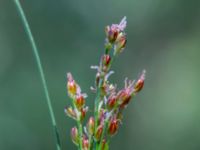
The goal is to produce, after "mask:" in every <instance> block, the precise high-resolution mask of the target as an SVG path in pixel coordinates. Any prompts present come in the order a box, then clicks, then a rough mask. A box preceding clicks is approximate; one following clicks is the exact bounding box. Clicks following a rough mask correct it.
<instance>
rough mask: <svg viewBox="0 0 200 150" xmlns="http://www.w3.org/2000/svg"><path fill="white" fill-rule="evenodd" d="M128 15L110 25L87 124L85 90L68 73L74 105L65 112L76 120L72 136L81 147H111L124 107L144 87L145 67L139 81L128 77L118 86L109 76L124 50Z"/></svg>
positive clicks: (101, 149) (89, 149) (99, 149)
mask: <svg viewBox="0 0 200 150" xmlns="http://www.w3.org/2000/svg"><path fill="white" fill-rule="evenodd" d="M126 23H127V22H126V17H124V18H123V19H122V20H121V22H120V23H119V24H112V25H111V26H107V27H106V29H105V32H106V41H105V52H104V54H103V55H102V57H101V59H100V63H99V65H98V66H91V68H92V69H96V70H97V73H96V80H95V87H91V90H92V91H93V92H95V93H96V99H95V100H94V116H91V117H89V119H88V121H87V124H86V126H83V125H82V123H83V119H84V118H85V116H86V113H87V111H88V107H87V106H85V99H86V97H87V95H86V94H84V93H82V92H81V88H80V86H79V85H78V84H77V83H76V81H75V80H74V78H73V76H72V75H71V73H68V74H67V79H68V82H67V91H68V95H69V97H70V98H71V100H72V106H70V107H66V108H65V113H66V114H67V115H68V116H69V117H71V118H73V119H75V120H76V121H77V127H73V128H72V129H71V138H72V141H73V143H74V144H76V145H77V146H78V148H79V149H80V150H108V149H109V142H108V140H109V139H110V138H111V137H112V136H113V135H115V134H116V133H117V131H118V129H119V126H120V124H121V122H122V117H123V110H124V109H125V108H126V107H127V105H128V104H129V102H130V100H131V99H132V98H133V97H134V96H135V95H136V94H137V93H138V92H139V91H141V89H142V88H143V85H144V80H145V71H143V72H142V73H141V75H140V77H139V79H138V80H137V81H132V80H128V79H127V78H126V79H125V86H124V88H123V89H120V90H118V89H117V87H116V85H115V84H112V83H110V82H109V80H108V78H109V76H110V75H111V74H113V73H114V72H113V71H112V70H110V69H111V65H112V63H113V60H114V59H115V58H116V57H117V55H119V54H120V53H121V52H123V50H124V48H125V46H126V41H127V39H126V34H125V32H124V29H125V28H126Z"/></svg>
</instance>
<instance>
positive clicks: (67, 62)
mask: <svg viewBox="0 0 200 150" xmlns="http://www.w3.org/2000/svg"><path fill="white" fill-rule="evenodd" d="M21 3H22V6H23V9H24V11H25V13H26V16H27V19H28V21H29V24H30V26H31V30H32V32H33V35H34V37H35V40H36V44H37V46H38V48H39V53H40V56H41V60H42V63H43V67H44V71H45V75H46V79H47V84H48V87H49V91H50V96H51V99H52V103H53V108H54V111H55V115H56V120H57V123H58V128H59V131H60V134H61V139H62V140H61V142H62V146H63V150H64V149H65V150H75V149H76V147H75V146H74V145H73V144H72V142H71V140H70V136H69V134H70V133H69V131H70V129H71V127H72V126H73V125H75V122H74V121H72V120H71V119H69V118H67V117H66V116H65V115H64V111H63V108H64V107H65V106H66V105H69V99H68V97H67V94H66V89H65V85H66V72H68V71H71V72H72V73H73V75H74V77H75V79H76V80H77V82H78V83H79V84H80V85H81V87H82V89H83V91H84V92H87V93H88V95H89V98H88V99H87V104H88V105H90V106H91V104H93V100H94V95H93V94H91V93H90V90H89V87H90V86H91V85H93V84H94V83H93V82H94V81H93V80H94V75H95V71H93V70H91V69H90V65H95V64H97V63H98V60H99V57H100V55H101V54H102V53H103V47H104V46H103V45H104V38H105V33H104V27H105V26H106V25H108V24H111V23H118V22H119V21H120V19H121V18H122V17H123V16H127V19H128V26H127V30H126V31H127V38H128V43H127V49H126V50H125V51H124V53H123V54H121V55H120V57H119V58H118V59H117V61H116V62H115V64H114V66H113V69H114V70H115V72H116V73H115V74H114V75H113V76H112V77H111V80H112V81H113V82H116V83H118V85H119V87H122V86H123V80H124V78H125V77H126V76H127V77H129V78H133V79H134V78H137V77H138V75H139V73H140V72H141V71H142V70H143V69H144V68H145V69H146V70H147V76H146V81H145V88H144V90H143V91H142V92H141V93H140V94H139V95H137V97H136V98H135V99H134V100H133V101H132V102H131V104H130V105H129V107H128V108H127V110H126V111H125V116H124V119H123V125H122V127H121V128H120V131H119V133H118V134H117V135H116V136H115V137H114V138H113V140H112V142H111V150H122V149H123V150H199V149H200V142H199V141H200V96H199V93H200V92H199V89H200V88H199V85H200V84H199V83H200V81H199V76H200V69H199V66H200V60H199V59H200V1H198V0H190V1H189V0H110V1H108V0H98V1H97V0H26V1H25V0H21ZM0 150H55V144H54V138H53V132H52V128H51V121H50V117H49V114H48V108H47V105H46V101H45V96H44V92H43V88H42V84H41V81H40V78H39V73H38V70H37V66H36V62H35V59H34V57H33V53H32V49H31V46H30V43H29V40H28V37H27V35H26V33H25V31H24V28H23V25H22V22H21V19H20V18H19V16H18V13H17V11H16V7H15V5H14V2H13V1H12V0H0Z"/></svg>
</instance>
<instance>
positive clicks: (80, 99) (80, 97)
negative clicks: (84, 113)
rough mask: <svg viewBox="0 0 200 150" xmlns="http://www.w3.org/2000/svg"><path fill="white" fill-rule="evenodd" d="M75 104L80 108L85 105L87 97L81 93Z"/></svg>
mask: <svg viewBox="0 0 200 150" xmlns="http://www.w3.org/2000/svg"><path fill="white" fill-rule="evenodd" d="M75 105H76V107H77V108H78V109H79V110H80V109H81V108H82V107H83V106H84V105H85V99H84V97H83V95H79V96H77V97H76V99H75Z"/></svg>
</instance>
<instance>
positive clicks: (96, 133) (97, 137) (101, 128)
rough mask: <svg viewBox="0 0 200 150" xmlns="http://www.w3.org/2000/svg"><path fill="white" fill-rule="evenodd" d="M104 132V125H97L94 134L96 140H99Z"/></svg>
mask: <svg viewBox="0 0 200 150" xmlns="http://www.w3.org/2000/svg"><path fill="white" fill-rule="evenodd" d="M102 132H103V126H102V125H99V126H98V127H97V130H96V132H95V135H94V137H95V140H96V141H99V140H100V138H101V135H102Z"/></svg>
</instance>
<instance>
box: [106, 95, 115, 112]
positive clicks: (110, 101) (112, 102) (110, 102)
mask: <svg viewBox="0 0 200 150" xmlns="http://www.w3.org/2000/svg"><path fill="white" fill-rule="evenodd" d="M116 102H117V99H116V96H114V95H111V96H110V97H109V98H108V101H107V107H108V109H109V110H111V109H113V108H114V107H115V106H116Z"/></svg>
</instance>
